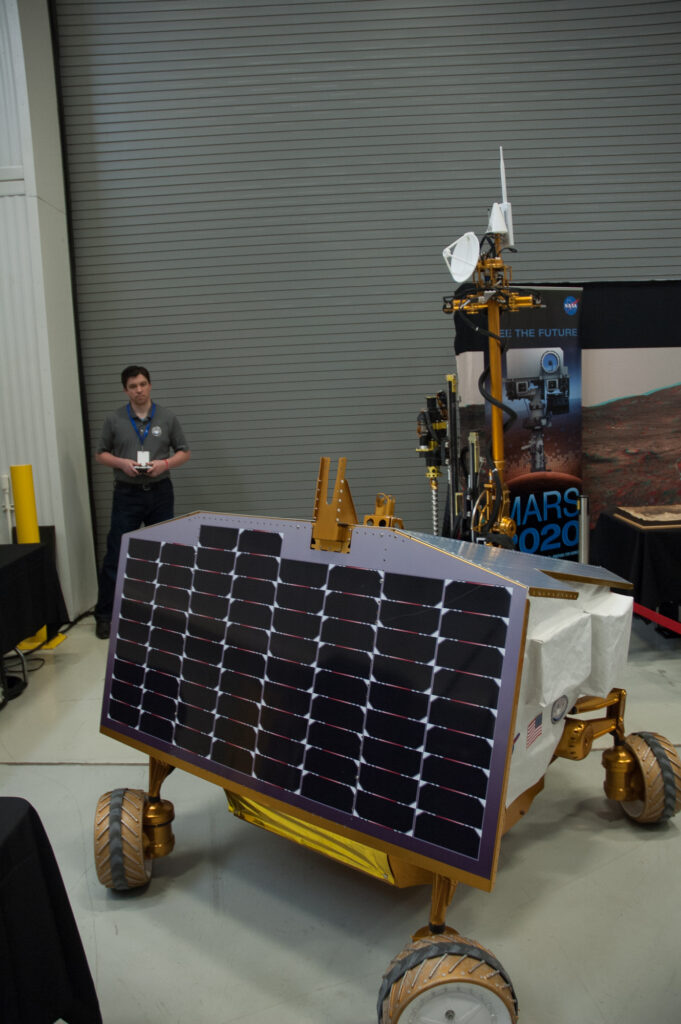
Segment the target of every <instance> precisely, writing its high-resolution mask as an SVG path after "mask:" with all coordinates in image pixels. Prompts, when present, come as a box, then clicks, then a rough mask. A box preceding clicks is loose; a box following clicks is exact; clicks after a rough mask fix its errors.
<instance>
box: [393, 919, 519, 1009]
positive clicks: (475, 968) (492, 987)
mask: <svg viewBox="0 0 681 1024" xmlns="http://www.w3.org/2000/svg"><path fill="white" fill-rule="evenodd" d="M517 1019H518V1002H517V1000H516V997H515V992H514V991H513V986H512V984H511V980H510V978H509V977H508V975H507V974H506V972H505V971H504V969H503V967H502V966H501V964H500V963H499V961H498V960H497V959H496V958H495V957H494V956H493V954H492V953H490V951H489V950H488V949H485V947H484V946H481V945H479V943H477V942H473V941H471V940H470V939H465V938H463V936H456V937H455V938H454V937H451V936H447V937H443V938H438V936H436V935H433V936H432V937H429V938H420V939H416V940H414V941H413V942H411V943H410V944H409V945H408V946H406V947H405V948H404V949H403V950H402V952H401V953H399V954H398V955H397V956H396V957H395V958H394V960H393V961H392V963H391V964H390V966H389V967H388V970H387V971H386V973H385V975H384V976H383V984H382V985H381V990H380V992H379V996H378V1021H379V1024H397V1022H398V1021H399V1024H436V1022H437V1024H448V1022H449V1021H451V1022H453V1024H457V1022H461V1024H516V1021H517Z"/></svg>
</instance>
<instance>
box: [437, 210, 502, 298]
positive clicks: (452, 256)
mask: <svg viewBox="0 0 681 1024" xmlns="http://www.w3.org/2000/svg"><path fill="white" fill-rule="evenodd" d="M495 205H497V204H495ZM479 257H480V242H479V241H478V238H477V235H476V234H475V232H473V231H467V232H466V234H465V235H462V236H461V238H457V240H456V242H452V244H451V245H448V246H447V248H446V249H443V250H442V258H443V259H444V261H445V263H446V264H447V269H448V270H449V273H450V274H451V275H452V277H453V278H454V280H455V281H456V282H457V284H463V282H464V281H467V280H468V278H469V277H471V275H472V273H473V271H474V270H475V268H476V266H477V265H478V259H479Z"/></svg>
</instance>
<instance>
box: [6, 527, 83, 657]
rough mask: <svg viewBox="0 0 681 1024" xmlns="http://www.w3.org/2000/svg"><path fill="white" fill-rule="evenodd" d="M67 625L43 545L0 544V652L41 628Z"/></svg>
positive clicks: (60, 593)
mask: <svg viewBox="0 0 681 1024" xmlns="http://www.w3.org/2000/svg"><path fill="white" fill-rule="evenodd" d="M65 622H68V612H67V611H66V605H65V604H64V598H63V596H62V592H61V587H60V585H59V577H58V576H57V570H56V568H55V565H54V559H53V558H52V557H51V556H50V553H49V549H48V548H47V547H46V545H45V544H0V653H5V652H7V651H11V650H12V648H13V647H16V645H17V644H18V643H20V642H21V641H22V640H25V639H26V637H27V636H33V634H34V633H36V632H37V631H38V630H39V629H40V628H41V627H42V626H48V633H49V632H50V628H49V627H51V628H52V632H55V631H56V630H58V629H59V626H63V625H64V623H65Z"/></svg>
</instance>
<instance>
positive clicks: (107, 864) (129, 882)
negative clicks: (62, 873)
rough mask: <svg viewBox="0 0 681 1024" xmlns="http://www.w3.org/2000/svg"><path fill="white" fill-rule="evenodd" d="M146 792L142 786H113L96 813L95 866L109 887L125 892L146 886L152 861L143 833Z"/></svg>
mask: <svg viewBox="0 0 681 1024" xmlns="http://www.w3.org/2000/svg"><path fill="white" fill-rule="evenodd" d="M145 802H146V794H145V793H144V792H143V791H142V790H141V789H113V790H111V792H109V793H104V795H103V796H100V798H99V802H98V804H97V810H96V812H95V867H96V868H97V877H98V878H99V881H100V882H101V883H102V885H105V886H106V887H107V889H116V890H117V891H119V892H124V891H125V890H127V889H137V888H139V887H140V886H142V885H146V884H147V882H148V881H149V879H150V878H151V860H150V858H149V857H147V856H146V852H147V847H148V843H147V840H146V838H145V835H144V828H143V825H144V805H145Z"/></svg>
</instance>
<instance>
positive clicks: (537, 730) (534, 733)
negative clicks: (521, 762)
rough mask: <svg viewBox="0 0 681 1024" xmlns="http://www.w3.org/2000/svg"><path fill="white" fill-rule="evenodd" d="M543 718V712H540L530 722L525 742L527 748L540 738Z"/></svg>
mask: <svg viewBox="0 0 681 1024" xmlns="http://www.w3.org/2000/svg"><path fill="white" fill-rule="evenodd" d="M541 720H542V716H541V714H539V715H537V717H536V718H533V719H532V721H531V722H530V724H529V725H528V727H527V740H526V742H525V747H526V748H527V747H531V746H532V744H533V743H534V741H535V740H536V739H539V737H540V736H541Z"/></svg>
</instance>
